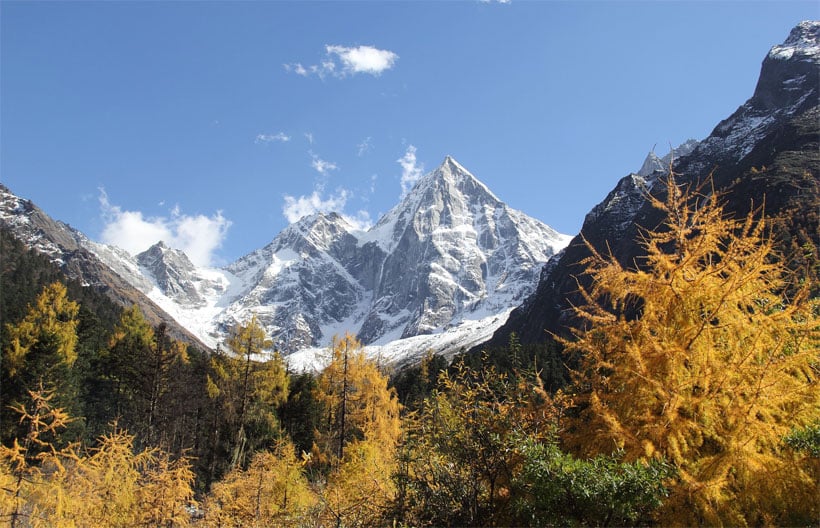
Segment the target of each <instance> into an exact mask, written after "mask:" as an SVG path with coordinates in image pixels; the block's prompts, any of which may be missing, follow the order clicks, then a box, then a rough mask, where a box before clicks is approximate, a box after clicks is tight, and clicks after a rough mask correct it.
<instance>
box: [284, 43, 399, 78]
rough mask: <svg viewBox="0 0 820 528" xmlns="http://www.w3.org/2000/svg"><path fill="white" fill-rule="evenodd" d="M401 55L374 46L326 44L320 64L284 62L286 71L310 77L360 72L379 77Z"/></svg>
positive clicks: (337, 75) (339, 76)
mask: <svg viewBox="0 0 820 528" xmlns="http://www.w3.org/2000/svg"><path fill="white" fill-rule="evenodd" d="M398 59H399V56H398V55H397V54H396V53H394V52H392V51H390V50H384V49H379V48H376V47H373V46H356V47H350V46H340V45H337V44H328V45H326V46H325V56H324V58H323V59H322V60H321V61H320V62H319V64H312V65H309V66H304V65H303V64H302V63H301V62H293V63H288V64H284V65H283V66H284V68H285V71H287V72H290V73H295V74H296V75H301V76H303V77H308V76H310V75H316V76H317V77H319V78H322V79H324V78H325V77H328V76H331V77H336V78H340V79H341V78H344V77H347V76H351V75H356V74H359V73H367V74H370V75H372V76H374V77H378V76H379V75H381V74H382V73H383V72H385V71H387V70H389V69H391V68H392V67H393V65H394V64H395V63H396V61H397V60H398Z"/></svg>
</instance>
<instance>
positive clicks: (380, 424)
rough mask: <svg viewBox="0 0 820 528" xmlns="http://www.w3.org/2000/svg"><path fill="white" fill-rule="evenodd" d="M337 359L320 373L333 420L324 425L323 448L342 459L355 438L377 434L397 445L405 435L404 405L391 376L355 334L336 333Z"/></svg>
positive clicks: (385, 442) (320, 389)
mask: <svg viewBox="0 0 820 528" xmlns="http://www.w3.org/2000/svg"><path fill="white" fill-rule="evenodd" d="M331 353H332V359H331V362H330V364H329V365H328V366H327V367H326V368H325V369H324V370H323V371H322V373H321V374H320V375H319V379H318V391H317V395H316V396H317V400H318V401H319V402H320V403H321V404H322V405H323V406H324V408H325V409H326V416H327V420H326V421H325V423H324V425H323V426H322V428H321V429H320V431H318V435H317V444H318V447H319V449H320V450H321V451H322V452H324V453H325V455H327V456H330V457H335V458H336V459H339V458H343V457H344V447H345V446H346V445H347V444H348V443H350V442H352V441H354V440H364V439H368V440H372V441H374V442H378V443H381V445H382V446H384V448H385V449H386V450H392V449H394V448H395V445H396V442H397V441H398V439H399V436H400V435H401V419H400V417H399V412H400V409H401V405H400V404H399V401H398V397H397V396H396V392H395V390H394V389H392V388H389V387H388V386H387V382H388V379H387V376H386V375H384V374H382V372H381V371H379V368H378V366H377V365H376V364H375V363H374V362H373V361H370V360H369V359H367V357H366V356H365V354H364V351H363V350H362V345H361V343H359V342H358V341H357V340H356V338H355V337H353V336H351V335H350V334H347V335H345V337H343V338H341V339H339V338H334V340H333V345H332V348H331Z"/></svg>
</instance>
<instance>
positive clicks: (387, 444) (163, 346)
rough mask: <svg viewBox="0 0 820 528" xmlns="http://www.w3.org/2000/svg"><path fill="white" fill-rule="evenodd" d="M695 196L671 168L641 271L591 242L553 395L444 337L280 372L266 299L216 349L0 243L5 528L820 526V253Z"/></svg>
mask: <svg viewBox="0 0 820 528" xmlns="http://www.w3.org/2000/svg"><path fill="white" fill-rule="evenodd" d="M707 184H708V182H707ZM703 189H704V187H701V188H694V187H691V186H685V185H684V186H679V185H677V183H676V181H675V179H674V176H670V177H669V178H667V180H666V190H667V193H666V194H665V196H666V199H665V200H663V201H661V200H658V199H653V202H652V203H653V207H655V208H656V209H657V211H658V212H659V213H660V214H661V216H662V217H663V219H664V220H663V224H662V226H660V227H659V228H657V229H653V230H644V231H642V233H641V238H640V240H639V243H640V244H641V245H642V246H643V247H644V248H645V249H646V251H647V255H648V257H647V259H646V261H645V262H642V263H641V265H640V266H639V267H632V266H626V267H625V266H622V265H621V264H620V263H619V262H618V260H616V259H615V258H614V257H612V256H611V255H610V254H609V253H608V250H607V249H606V248H596V247H594V246H589V250H590V252H591V255H592V256H591V257H589V258H588V259H587V260H586V261H584V262H583V265H584V267H585V269H586V273H588V274H589V277H590V281H589V284H591V286H589V287H583V288H582V290H581V293H582V296H583V298H584V303H582V304H579V306H577V307H576V316H577V319H578V320H579V321H583V324H580V325H578V326H576V327H575V328H574V329H573V336H572V337H570V338H562V344H563V346H564V347H566V349H567V350H568V351H570V352H572V353H577V359H576V365H577V368H575V369H572V370H570V371H568V375H569V379H568V383H567V384H566V385H565V386H564V387H563V388H561V389H557V385H556V386H555V387H553V386H547V385H545V383H544V381H543V379H542V377H541V373H542V371H541V366H539V364H538V363H537V361H533V362H530V361H529V360H527V359H524V357H523V356H522V355H521V347H520V345H519V344H518V343H517V342H515V340H513V341H511V342H510V343H509V345H508V347H507V352H508V354H507V355H508V357H510V358H513V359H511V360H510V362H509V364H508V365H506V366H505V367H495V366H491V365H490V360H489V358H484V361H483V362H481V363H477V362H475V361H474V360H468V359H469V358H465V359H462V360H457V361H456V362H455V363H454V364H453V365H451V366H449V367H448V366H447V365H446V363H445V362H443V361H442V360H441V358H439V357H436V356H432V355H428V356H427V357H426V358H425V360H424V361H423V362H422V364H421V366H420V367H419V368H418V369H416V370H414V371H406V372H404V373H402V375H401V376H398V377H396V378H395V379H394V380H393V382H391V380H390V376H389V374H390V373H388V372H385V371H384V370H383V367H382V366H381V365H379V363H378V362H377V361H375V360H372V359H368V358H366V357H365V355H364V353H363V352H362V350H361V344H360V343H359V342H358V341H356V339H355V338H353V337H352V336H349V335H347V336H343V337H338V338H337V339H336V340H335V341H334V343H333V345H332V346H331V347H330V348H329V350H328V357H327V366H326V368H325V369H324V370H323V371H322V372H321V373H318V374H316V375H314V374H309V373H292V372H288V371H287V369H286V367H285V363H284V362H283V360H282V358H281V357H280V356H279V355H278V354H276V353H275V352H274V353H270V343H269V342H268V341H267V339H266V336H265V334H264V332H263V331H262V329H261V327H260V326H259V324H258V322H257V321H256V319H255V318H253V317H252V318H251V319H250V320H249V321H247V322H246V323H245V324H243V325H239V326H238V327H236V328H235V329H234V331H233V332H232V335H231V337H230V339H228V340H227V342H226V343H225V346H226V348H225V349H222V348H220V349H219V350H217V352H216V353H215V354H213V355H210V356H206V355H204V354H202V353H201V352H199V351H197V350H196V349H194V348H192V347H190V346H187V345H186V344H184V343H180V342H177V341H173V340H171V339H169V338H168V337H167V335H166V334H165V332H164V330H163V327H162V326H160V327H157V328H152V327H151V326H150V325H149V324H148V323H146V321H145V319H144V318H143V317H142V314H141V313H140V311H139V309H137V308H135V307H132V308H128V309H125V310H121V311H118V310H115V309H112V308H111V306H110V305H108V304H106V303H105V302H101V301H100V300H99V299H98V298H96V297H93V296H91V297H84V296H83V295H82V292H83V291H84V289H83V288H82V287H81V286H77V285H74V284H72V283H69V286H68V287H66V286H65V285H64V283H63V282H62V281H61V277H60V276H59V273H56V272H55V271H54V269H53V268H52V267H51V265H50V264H49V263H48V262H47V261H45V260H43V259H41V258H40V257H37V256H36V255H31V254H29V253H28V252H27V251H25V250H24V249H22V248H21V247H20V246H19V245H15V243H14V242H13V241H10V240H7V239H5V238H4V242H3V244H4V246H3V249H4V253H3V254H4V255H8V258H5V259H4V264H3V284H6V281H7V280H9V279H10V278H11V277H14V278H15V280H17V281H19V282H18V283H17V286H15V290H14V291H13V292H12V293H13V295H10V296H9V297H8V299H12V300H13V301H7V302H6V303H5V304H4V305H3V313H4V317H6V319H5V321H4V326H3V363H2V366H3V370H2V377H3V379H2V381H3V402H4V404H6V406H7V407H6V409H5V410H4V413H5V414H4V421H3V439H2V440H3V446H2V447H0V471H1V472H0V488H2V490H0V515H2V516H3V517H2V518H3V519H4V520H5V521H6V522H9V523H10V525H11V526H77V525H80V526H100V525H107V526H158V525H164V526H397V525H401V526H405V525H406V526H441V525H446V526H551V525H554V524H564V523H571V524H579V525H591V526H592V525H596V526H597V525H606V524H614V525H631V524H659V525H664V526H667V525H698V524H709V525H760V524H781V525H812V524H814V523H816V521H817V519H818V517H819V516H820V510H818V506H817V503H816V501H814V500H813V497H815V496H816V490H817V486H818V482H819V481H818V479H820V463H818V452H820V383H818V382H819V381H820V371H819V370H818V349H819V346H820V303H819V302H818V298H817V297H816V288H817V282H816V278H815V277H816V276H815V275H814V274H813V272H812V269H816V266H817V265H818V263H817V262H816V261H812V260H811V252H808V251H807V252H806V256H805V258H806V259H808V260H806V264H807V265H806V266H801V267H800V269H796V270H793V269H790V268H789V267H788V265H787V264H789V263H790V262H791V260H790V259H788V258H786V257H785V256H784V255H783V254H782V253H780V252H779V251H778V250H776V249H775V244H774V241H773V237H772V232H773V228H772V223H771V222H769V221H768V220H767V219H766V218H765V216H764V213H763V210H762V209H755V210H753V211H751V212H750V213H749V215H748V216H746V217H745V218H732V217H730V216H728V215H727V214H726V213H725V211H724V208H723V204H724V203H725V202H726V197H722V198H716V197H715V196H714V195H712V194H711V192H709V193H708V194H706V193H704V192H703ZM21 265H24V266H25V270H22V269H20V268H19V266H21ZM20 302H25V303H26V306H25V307H21V306H20V305H19V303H20ZM89 307H93V310H97V311H99V312H100V315H99V316H95V315H94V312H92V311H91V308H89ZM515 358H518V359H515ZM553 381H554V380H553ZM397 388H398V389H400V391H399V390H397ZM556 389H557V390H556ZM13 415H16V418H12V416H13Z"/></svg>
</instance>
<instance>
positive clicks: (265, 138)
mask: <svg viewBox="0 0 820 528" xmlns="http://www.w3.org/2000/svg"><path fill="white" fill-rule="evenodd" d="M288 141H290V136H288V135H287V134H285V133H284V132H277V133H276V134H257V135H256V140H254V143H276V142H279V143H286V142H288Z"/></svg>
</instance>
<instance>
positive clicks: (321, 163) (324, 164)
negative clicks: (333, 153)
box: [310, 153, 339, 176]
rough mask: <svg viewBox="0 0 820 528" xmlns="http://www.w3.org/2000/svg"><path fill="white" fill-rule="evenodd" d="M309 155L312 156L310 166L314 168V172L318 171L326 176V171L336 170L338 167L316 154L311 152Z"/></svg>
mask: <svg viewBox="0 0 820 528" xmlns="http://www.w3.org/2000/svg"><path fill="white" fill-rule="evenodd" d="M310 156H311V157H312V158H313V160H312V161H311V162H310V166H311V167H313V168H314V169H315V170H316V172H318V173H319V174H321V175H322V176H326V175H327V173H328V172H330V171H332V170H337V169H338V168H339V167H338V166H337V165H336V164H335V163H333V162H332V161H325V160H323V159H322V158H320V157H319V156H317V155H316V154H313V153H311V154H310Z"/></svg>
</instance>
